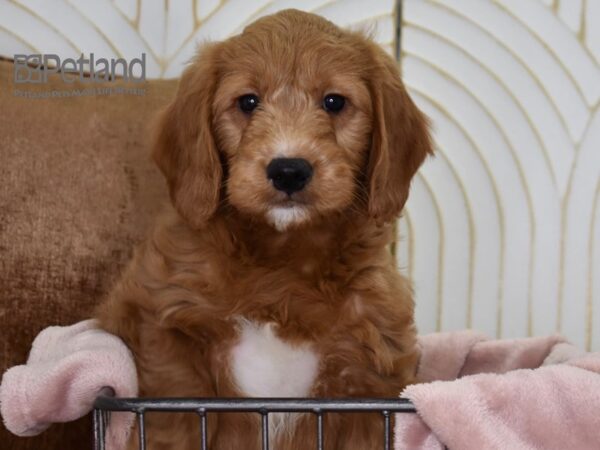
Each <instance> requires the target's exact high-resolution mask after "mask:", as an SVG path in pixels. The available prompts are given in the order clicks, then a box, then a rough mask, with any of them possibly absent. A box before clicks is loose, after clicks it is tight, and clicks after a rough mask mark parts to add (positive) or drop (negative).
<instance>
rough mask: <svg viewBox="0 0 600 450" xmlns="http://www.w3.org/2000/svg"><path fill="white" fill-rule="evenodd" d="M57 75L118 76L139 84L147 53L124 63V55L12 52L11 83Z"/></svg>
mask: <svg viewBox="0 0 600 450" xmlns="http://www.w3.org/2000/svg"><path fill="white" fill-rule="evenodd" d="M52 74H58V75H59V76H60V77H61V78H62V81H63V82H64V83H67V84H70V83H73V82H75V81H80V82H81V83H105V82H108V81H114V80H115V79H117V78H121V79H122V80H124V81H132V82H134V83H139V82H142V81H145V80H146V54H145V53H142V57H141V58H134V59H132V60H131V61H130V62H127V61H126V60H125V59H124V58H118V59H110V60H108V59H106V58H99V59H98V60H96V59H95V58H94V54H93V53H90V55H89V58H86V57H85V56H84V55H83V54H81V57H80V58H79V59H77V60H76V59H74V58H67V59H65V60H64V61H61V59H60V57H59V56H58V55H54V54H48V55H45V54H44V55H42V54H35V55H14V82H15V83H16V84H24V83H31V84H42V83H46V82H47V81H48V75H52Z"/></svg>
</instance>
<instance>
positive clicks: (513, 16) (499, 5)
mask: <svg viewBox="0 0 600 450" xmlns="http://www.w3.org/2000/svg"><path fill="white" fill-rule="evenodd" d="M434 1H437V0H434ZM494 3H495V4H496V5H498V7H500V9H502V10H504V11H505V12H506V13H507V14H508V15H509V16H511V17H512V18H513V19H514V20H516V21H517V22H518V23H520V24H521V25H523V28H525V29H527V30H528V31H529V32H530V33H531V35H532V36H533V37H534V38H535V39H536V40H537V41H538V42H539V43H540V44H541V45H542V47H544V48H545V49H546V51H547V52H548V53H549V54H550V56H551V57H552V59H554V60H555V61H556V63H557V64H558V66H559V67H561V68H562V69H563V70H564V72H565V73H566V74H567V76H568V78H570V79H571V81H572V82H573V85H574V86H575V89H576V90H577V92H578V93H579V95H580V96H581V98H582V99H583V101H584V103H585V104H586V105H588V106H590V103H588V101H587V100H586V98H585V94H584V92H583V90H582V87H581V85H580V84H579V82H578V81H577V79H576V78H575V76H574V74H573V72H571V71H570V70H569V69H568V68H567V66H566V65H565V64H564V63H563V61H562V60H561V59H560V58H559V56H558V54H556V52H555V51H554V49H553V48H552V47H550V46H549V45H548V43H547V42H546V41H544V40H543V39H542V37H541V36H540V35H539V34H537V33H536V31H535V30H534V29H533V28H531V27H529V25H527V24H526V23H525V22H523V21H522V20H520V18H519V17H518V16H516V15H515V14H513V12H512V11H510V9H508V8H507V7H506V6H505V5H503V4H501V3H500V2H498V1H496V2H494ZM555 19H556V20H557V21H558V22H560V24H561V25H563V26H566V25H565V24H564V22H562V21H561V20H560V19H558V17H556V16H555ZM567 32H570V31H569V30H567ZM582 50H583V52H584V53H585V54H586V56H587V57H588V58H590V59H591V61H595V60H594V58H592V56H591V54H590V53H589V52H588V49H587V48H586V47H582ZM594 65H595V64H594ZM596 100H597V99H596Z"/></svg>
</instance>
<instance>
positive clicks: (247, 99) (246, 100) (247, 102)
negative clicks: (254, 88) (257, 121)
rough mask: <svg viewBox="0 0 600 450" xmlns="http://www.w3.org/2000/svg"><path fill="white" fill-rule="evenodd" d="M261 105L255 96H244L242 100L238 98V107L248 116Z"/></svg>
mask: <svg viewBox="0 0 600 450" xmlns="http://www.w3.org/2000/svg"><path fill="white" fill-rule="evenodd" d="M259 103H260V101H259V100H258V97H257V96H256V95H254V94H247V95H242V96H241V97H240V98H238V105H239V106H240V109H241V110H242V111H243V112H245V113H246V114H249V113H251V112H252V111H254V110H255V109H256V107H257V106H258V104H259Z"/></svg>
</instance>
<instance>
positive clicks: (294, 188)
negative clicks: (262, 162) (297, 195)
mask: <svg viewBox="0 0 600 450" xmlns="http://www.w3.org/2000/svg"><path fill="white" fill-rule="evenodd" d="M312 174H313V168H312V166H311V165H310V163H309V162H308V161H307V160H305V159H302V158H275V159H273V160H271V162H270V163H269V165H268V166H267V178H268V179H269V180H271V181H272V182H273V186H274V187H275V189H277V190H278V191H283V192H285V193H286V194H288V195H292V194H293V193H294V192H298V191H301V190H302V189H304V187H305V186H306V185H307V184H308V182H309V181H310V179H311V177H312Z"/></svg>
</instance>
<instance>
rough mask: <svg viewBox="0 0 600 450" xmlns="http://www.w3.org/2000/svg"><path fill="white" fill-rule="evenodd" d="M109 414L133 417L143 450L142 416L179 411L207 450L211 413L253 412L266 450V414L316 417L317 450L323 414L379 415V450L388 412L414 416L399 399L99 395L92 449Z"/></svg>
mask: <svg viewBox="0 0 600 450" xmlns="http://www.w3.org/2000/svg"><path fill="white" fill-rule="evenodd" d="M111 411H127V412H132V413H134V414H136V416H137V422H138V440H139V449H140V450H146V430H145V426H144V414H145V413H147V412H183V413H190V414H196V415H197V416H198V420H199V431H200V432H199V434H198V447H199V448H200V449H202V450H208V432H207V420H208V419H207V416H208V415H209V414H215V413H223V412H228V413H256V414H259V415H260V416H261V434H262V436H261V441H262V449H263V450H269V414H271V413H296V414H298V413H312V414H314V415H315V416H316V419H317V425H316V429H315V433H316V435H317V449H318V450H323V415H324V414H327V413H330V412H335V413H343V414H346V413H357V412H361V413H366V412H372V413H379V414H381V416H382V420H383V423H384V427H383V432H384V439H383V448H384V449H385V450H389V449H390V448H391V447H390V446H391V415H392V413H414V412H416V411H415V407H414V405H413V404H412V403H411V402H410V401H409V400H406V399H402V398H386V399H382V398H360V399H358V398H357V399H313V398H161V399H150V398H115V397H110V396H100V397H98V398H97V399H96V401H95V403H94V412H93V420H94V450H105V442H104V440H105V432H106V427H107V424H108V420H109V415H110V412H111Z"/></svg>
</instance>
